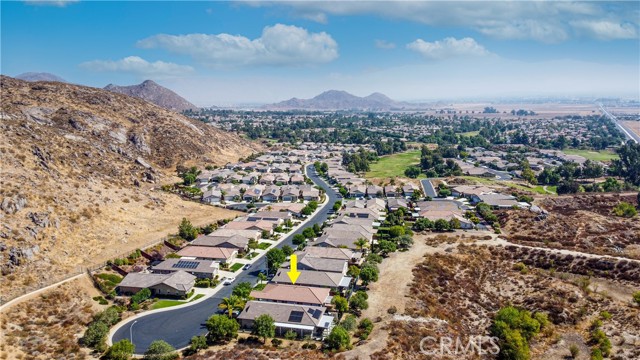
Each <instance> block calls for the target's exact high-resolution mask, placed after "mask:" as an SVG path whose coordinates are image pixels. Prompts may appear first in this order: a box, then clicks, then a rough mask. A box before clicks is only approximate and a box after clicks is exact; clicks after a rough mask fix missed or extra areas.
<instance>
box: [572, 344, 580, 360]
mask: <svg viewBox="0 0 640 360" xmlns="http://www.w3.org/2000/svg"><path fill="white" fill-rule="evenodd" d="M569 352H570V353H571V358H573V359H575V358H577V357H578V355H579V354H580V348H578V346H577V345H575V344H573V345H571V346H569Z"/></svg>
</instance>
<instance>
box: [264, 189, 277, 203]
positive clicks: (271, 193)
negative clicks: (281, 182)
mask: <svg viewBox="0 0 640 360" xmlns="http://www.w3.org/2000/svg"><path fill="white" fill-rule="evenodd" d="M279 199H280V188H279V187H277V186H273V185H271V186H267V187H266V188H265V189H264V192H263V193H262V200H264V201H268V202H277V201H278V200H279Z"/></svg>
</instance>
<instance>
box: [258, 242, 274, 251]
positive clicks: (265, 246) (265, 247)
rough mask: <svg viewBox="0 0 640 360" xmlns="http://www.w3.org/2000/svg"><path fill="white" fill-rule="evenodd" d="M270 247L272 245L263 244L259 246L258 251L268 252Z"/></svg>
mask: <svg viewBox="0 0 640 360" xmlns="http://www.w3.org/2000/svg"><path fill="white" fill-rule="evenodd" d="M270 246H271V244H270V243H268V242H261V243H260V244H258V249H260V250H267V249H268V248H269V247H270Z"/></svg>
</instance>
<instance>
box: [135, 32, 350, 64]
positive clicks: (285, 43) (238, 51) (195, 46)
mask: <svg viewBox="0 0 640 360" xmlns="http://www.w3.org/2000/svg"><path fill="white" fill-rule="evenodd" d="M138 46H139V47H141V48H146V49H150V48H163V49H166V50H168V51H171V52H174V53H177V54H184V55H189V56H191V57H193V58H194V59H196V60H198V61H200V62H202V63H204V64H208V65H232V66H233V65H254V64H258V65H306V64H315V63H327V62H330V61H332V60H335V59H336V58H337V57H338V44H337V43H336V42H335V40H333V38H332V37H331V35H329V34H327V33H325V32H320V33H310V32H308V31H307V30H306V29H303V28H300V27H297V26H289V25H282V24H276V25H274V26H267V27H265V28H264V29H263V30H262V35H261V36H260V37H259V38H257V39H254V40H251V39H249V38H246V37H244V36H241V35H230V34H224V33H223V34H186V35H166V34H159V35H155V36H151V37H149V38H146V39H143V40H140V41H138Z"/></svg>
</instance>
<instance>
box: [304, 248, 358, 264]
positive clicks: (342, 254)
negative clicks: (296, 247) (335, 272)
mask: <svg viewBox="0 0 640 360" xmlns="http://www.w3.org/2000/svg"><path fill="white" fill-rule="evenodd" d="M296 255H297V256H298V259H301V258H303V257H317V258H323V259H337V260H345V261H348V262H350V263H352V264H357V263H360V262H361V261H362V253H361V252H359V251H353V250H351V249H347V248H333V247H320V246H307V247H306V248H305V249H304V250H303V251H297V252H296Z"/></svg>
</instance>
